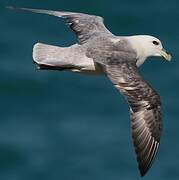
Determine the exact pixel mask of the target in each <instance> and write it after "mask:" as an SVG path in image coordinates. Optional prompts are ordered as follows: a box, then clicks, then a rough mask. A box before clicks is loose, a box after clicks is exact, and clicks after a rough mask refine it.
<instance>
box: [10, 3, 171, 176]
mask: <svg viewBox="0 0 179 180" xmlns="http://www.w3.org/2000/svg"><path fill="white" fill-rule="evenodd" d="M10 8H11V9H20V10H27V11H31V12H35V13H44V14H48V15H53V16H57V17H62V18H64V19H65V20H66V21H67V23H68V24H69V27H70V28H71V29H72V30H73V31H74V33H75V34H76V35H77V38H78V42H77V43H76V44H74V45H71V46H69V47H57V46H53V45H47V44H43V43H37V44H35V46H34V48H33V60H34V62H35V63H36V64H37V66H38V68H39V69H47V70H67V71H73V72H82V73H88V74H89V73H93V74H94V73H96V74H101V73H103V74H105V75H106V76H107V77H108V78H109V79H110V80H111V81H112V83H113V85H114V86H115V87H116V88H117V89H118V90H119V91H120V93H121V94H123V95H124V97H125V99H126V100H127V102H128V105H129V109H130V118H131V128H132V138H133V144H134V148H135V152H136V155H137V161H138V166H139V170H140V174H141V176H144V175H145V174H146V172H147V171H148V170H149V168H150V167H151V165H152V162H153V160H154V158H155V156H156V153H157V151H158V147H159V143H160V136H161V131H162V116H161V101H160V97H159V95H158V93H157V92H156V91H155V90H154V89H153V88H152V87H151V86H150V85H149V84H148V83H147V82H146V81H145V80H144V79H143V77H142V76H141V75H140V73H139V70H138V67H139V66H140V65H142V64H143V63H144V61H145V60H146V59H147V58H148V57H150V56H162V57H164V59H166V60H168V61H170V60H171V55H170V54H169V53H167V52H166V51H165V50H164V48H163V46H162V43H161V41H160V40H159V39H157V38H155V37H153V36H149V35H134V36H115V35H114V34H112V33H111V32H110V31H109V30H108V29H107V28H106V27H105V25H104V24H103V18H102V17H99V16H95V15H89V14H83V13H75V12H60V11H51V10H42V9H29V8H13V7H10Z"/></svg>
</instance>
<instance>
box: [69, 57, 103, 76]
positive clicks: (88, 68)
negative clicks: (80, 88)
mask: <svg viewBox="0 0 179 180" xmlns="http://www.w3.org/2000/svg"><path fill="white" fill-rule="evenodd" d="M71 71H73V72H78V73H86V74H103V71H102V69H101V67H100V66H99V65H98V64H96V63H95V62H94V61H93V60H92V59H91V58H87V57H85V59H83V60H80V62H79V63H77V64H75V67H74V68H73V69H71Z"/></svg>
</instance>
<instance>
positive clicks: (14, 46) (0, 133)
mask: <svg viewBox="0 0 179 180" xmlns="http://www.w3.org/2000/svg"><path fill="white" fill-rule="evenodd" d="M9 5H13V6H19V7H31V8H44V9H54V10H66V11H77V12H84V13H90V14H97V15H101V16H103V17H104V18H105V24H106V26H107V27H108V28H109V29H110V30H111V31H112V32H113V33H114V34H116V35H132V34H150V35H154V36H156V37H159V38H160V39H161V40H162V42H163V44H164V46H165V48H166V49H167V50H168V51H170V52H171V53H172V54H173V61H172V62H171V63H168V62H165V61H163V60H161V59H159V58H150V60H148V61H147V62H146V63H145V64H144V65H143V67H142V68H141V71H142V74H143V75H144V77H145V79H146V80H148V81H149V82H150V84H151V85H152V86H153V87H154V88H155V89H156V90H157V91H158V92H159V93H160V95H161V98H162V102H163V115H164V118H163V121H164V131H163V135H162V141H161V146H160V150H159V153H158V156H157V158H156V161H155V163H154V164H153V167H152V168H151V169H150V171H149V173H148V174H147V175H146V176H145V177H144V179H146V180H151V179H157V180H178V179H179V141H178V137H179V131H178V128H179V127H178V126H179V123H178V117H179V95H178V92H179V1H178V0H172V1H163V0H150V1H142V0H138V1H130V0H113V1H109V0H108V1H107V0H103V1H102V0H90V1H84V0H76V1H70V0H61V1H58V0H45V1H40V0H31V1H25V0H1V2H0V102H1V103H0V117H1V118H0V179H1V180H56V179H60V180H61V179H62V180H109V179H110V180H119V179H122V180H131V179H133V180H137V179H140V177H139V173H138V169H137V163H136V158H135V154H134V150H133V146H132V140H131V133H130V120H129V114H128V108H127V104H126V102H125V101H124V99H123V97H122V96H121V95H120V94H119V93H118V92H117V90H116V89H115V88H114V87H113V86H112V84H111V82H110V81H109V80H108V79H107V78H106V77H103V76H99V77H98V76H89V75H80V74H73V73H69V72H58V71H37V70H36V68H35V66H34V64H33V63H32V55H31V54H32V47H33V45H34V43H36V42H43V43H47V44H53V45H60V46H68V45H70V44H72V43H74V42H75V41H76V37H75V35H74V34H73V33H72V32H71V30H70V29H69V28H68V27H67V26H66V25H65V23H64V21H63V20H61V19H58V18H55V17H50V16H47V15H41V14H31V13H26V12H14V11H10V10H7V9H5V8H4V6H9Z"/></svg>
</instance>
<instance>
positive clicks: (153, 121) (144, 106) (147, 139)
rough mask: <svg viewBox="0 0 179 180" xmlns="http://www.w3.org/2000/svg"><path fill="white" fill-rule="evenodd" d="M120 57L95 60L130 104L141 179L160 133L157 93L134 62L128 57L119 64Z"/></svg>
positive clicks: (158, 140) (113, 56) (153, 156)
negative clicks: (128, 59) (141, 74)
mask: <svg viewBox="0 0 179 180" xmlns="http://www.w3.org/2000/svg"><path fill="white" fill-rule="evenodd" d="M103 54H104V55H105V53H103ZM128 55H129V56H130V54H128ZM121 56H123V57H126V56H124V55H123V54H122V55H121V53H120V52H119V53H117V52H116V53H110V56H106V57H105V56H104V57H105V58H103V55H102V56H101V58H103V60H101V61H99V59H98V60H97V59H96V61H97V63H99V64H100V65H101V67H102V69H103V70H104V72H105V73H106V74H107V76H108V77H109V79H110V80H111V81H112V82H113V84H114V86H115V87H116V88H117V89H118V90H119V91H120V92H121V93H122V94H123V95H124V96H125V98H126V100H127V102H128V104H129V107H130V115H131V127H132V137H133V143H134V147H135V152H136V154H137V161H138V163H139V170H140V173H141V176H144V175H145V173H146V172H147V171H148V169H149V168H150V167H151V164H152V162H153V160H154V158H155V156H156V153H157V150H158V147H159V142H160V135H161V131H162V119H161V101H160V97H159V95H158V94H157V92H156V91H155V90H153V89H152V88H151V87H150V85H149V84H148V83H147V82H146V81H145V80H144V79H143V78H142V77H141V76H140V74H139V72H138V68H137V67H136V65H135V63H134V62H131V61H127V57H126V61H125V62H124V61H120V58H121ZM98 58H99V57H98ZM122 59H123V58H122Z"/></svg>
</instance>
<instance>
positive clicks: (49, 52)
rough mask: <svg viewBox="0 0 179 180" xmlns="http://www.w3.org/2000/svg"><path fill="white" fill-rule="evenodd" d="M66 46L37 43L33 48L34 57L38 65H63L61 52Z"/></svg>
mask: <svg viewBox="0 0 179 180" xmlns="http://www.w3.org/2000/svg"><path fill="white" fill-rule="evenodd" d="M62 50H64V48H61V47H57V46H52V45H47V44H42V43H37V44H35V45H34V48H33V59H34V61H35V63H37V64H38V65H41V64H42V65H49V66H63V65H64V61H60V59H59V58H60V52H61V51H62Z"/></svg>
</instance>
